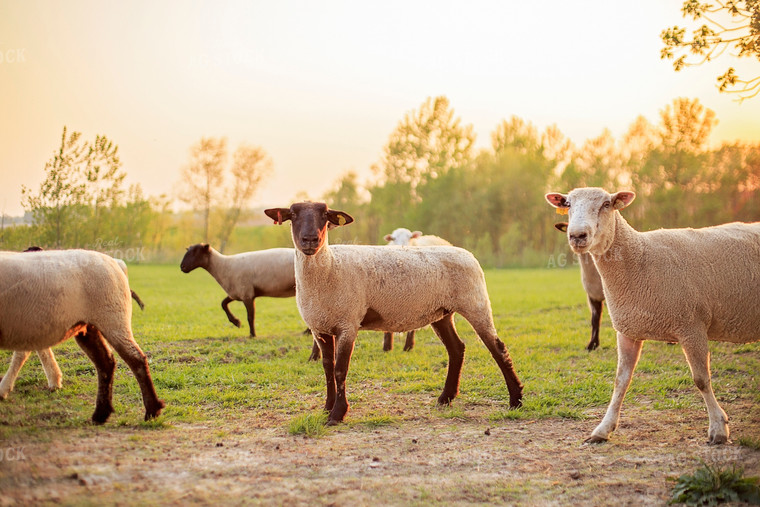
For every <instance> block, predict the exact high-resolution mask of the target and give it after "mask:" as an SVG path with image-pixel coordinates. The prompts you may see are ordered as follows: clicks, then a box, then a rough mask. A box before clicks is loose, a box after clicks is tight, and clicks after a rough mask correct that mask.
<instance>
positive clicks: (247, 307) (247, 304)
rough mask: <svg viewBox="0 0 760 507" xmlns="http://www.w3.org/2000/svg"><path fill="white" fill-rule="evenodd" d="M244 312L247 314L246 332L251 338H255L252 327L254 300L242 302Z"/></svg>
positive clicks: (254, 314)
mask: <svg viewBox="0 0 760 507" xmlns="http://www.w3.org/2000/svg"><path fill="white" fill-rule="evenodd" d="M243 304H244V305H245V311H246V313H247V314H248V330H249V331H250V332H251V338H256V330H255V329H254V327H253V321H254V319H255V317H256V298H253V299H247V300H245V301H243Z"/></svg>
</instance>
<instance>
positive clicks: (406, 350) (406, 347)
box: [404, 343, 414, 352]
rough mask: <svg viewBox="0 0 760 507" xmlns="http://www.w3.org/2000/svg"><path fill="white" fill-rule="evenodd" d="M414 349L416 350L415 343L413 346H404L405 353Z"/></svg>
mask: <svg viewBox="0 0 760 507" xmlns="http://www.w3.org/2000/svg"><path fill="white" fill-rule="evenodd" d="M413 348H414V343H412V344H411V345H404V352H409V351H410V350H412V349H413Z"/></svg>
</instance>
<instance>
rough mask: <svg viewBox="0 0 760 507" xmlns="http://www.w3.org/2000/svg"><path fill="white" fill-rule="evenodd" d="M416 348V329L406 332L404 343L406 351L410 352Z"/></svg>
mask: <svg viewBox="0 0 760 507" xmlns="http://www.w3.org/2000/svg"><path fill="white" fill-rule="evenodd" d="M413 348H414V329H412V330H411V331H409V332H408V333H406V343H404V352H409V351H410V350H412V349H413Z"/></svg>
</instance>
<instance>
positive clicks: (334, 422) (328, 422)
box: [326, 419, 342, 426]
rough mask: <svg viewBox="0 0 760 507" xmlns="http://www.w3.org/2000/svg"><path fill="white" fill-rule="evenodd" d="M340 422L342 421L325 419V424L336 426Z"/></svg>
mask: <svg viewBox="0 0 760 507" xmlns="http://www.w3.org/2000/svg"><path fill="white" fill-rule="evenodd" d="M341 422H342V421H336V420H335V419H328V420H327V424H326V426H337V425H339V424H340V423H341Z"/></svg>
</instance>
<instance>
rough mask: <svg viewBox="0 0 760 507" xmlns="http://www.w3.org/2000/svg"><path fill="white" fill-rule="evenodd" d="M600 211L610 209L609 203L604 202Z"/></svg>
mask: <svg viewBox="0 0 760 507" xmlns="http://www.w3.org/2000/svg"><path fill="white" fill-rule="evenodd" d="M602 209H610V201H605V203H604V204H602Z"/></svg>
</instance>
